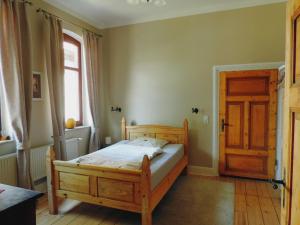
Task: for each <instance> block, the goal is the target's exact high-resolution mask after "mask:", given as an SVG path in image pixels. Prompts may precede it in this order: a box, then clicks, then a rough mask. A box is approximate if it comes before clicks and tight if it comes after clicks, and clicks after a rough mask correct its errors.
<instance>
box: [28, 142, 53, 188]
mask: <svg viewBox="0 0 300 225" xmlns="http://www.w3.org/2000/svg"><path fill="white" fill-rule="evenodd" d="M49 147H50V146H49V145H44V146H40V147H36V148H32V149H31V152H30V172H31V178H32V181H33V182H36V181H38V180H40V179H43V178H45V177H46V176H47V172H46V154H47V150H48V149H49Z"/></svg>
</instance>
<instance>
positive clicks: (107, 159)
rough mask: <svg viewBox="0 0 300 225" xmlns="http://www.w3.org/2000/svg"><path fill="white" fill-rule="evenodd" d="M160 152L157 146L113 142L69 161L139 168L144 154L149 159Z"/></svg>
mask: <svg viewBox="0 0 300 225" xmlns="http://www.w3.org/2000/svg"><path fill="white" fill-rule="evenodd" d="M160 153H162V149H161V148H158V147H144V146H134V145H129V144H115V145H112V146H110V147H107V148H104V149H102V150H98V151H96V152H93V153H91V154H88V155H85V156H82V157H79V158H77V159H74V160H71V162H74V163H79V164H90V165H99V166H106V167H113V168H124V169H140V168H141V166H142V162H143V157H144V156H145V155H147V156H148V157H149V159H152V158H154V157H155V156H156V155H158V154H160Z"/></svg>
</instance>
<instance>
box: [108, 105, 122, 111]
mask: <svg viewBox="0 0 300 225" xmlns="http://www.w3.org/2000/svg"><path fill="white" fill-rule="evenodd" d="M111 111H112V112H121V111H122V109H121V107H118V106H117V107H113V106H112V107H111Z"/></svg>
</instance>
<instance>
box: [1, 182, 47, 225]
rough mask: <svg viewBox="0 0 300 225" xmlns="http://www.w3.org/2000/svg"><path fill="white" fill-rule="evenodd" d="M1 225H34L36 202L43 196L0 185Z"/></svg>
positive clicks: (34, 192)
mask: <svg viewBox="0 0 300 225" xmlns="http://www.w3.org/2000/svg"><path fill="white" fill-rule="evenodd" d="M1 189H4V191H3V192H2V193H0V223H1V225H2V224H3V225H21V224H22V225H36V214H35V210H36V208H35V207H36V200H37V199H38V198H40V197H41V196H42V195H43V194H42V193H40V192H36V191H31V190H26V189H23V188H18V187H13V186H9V185H5V184H0V190H1Z"/></svg>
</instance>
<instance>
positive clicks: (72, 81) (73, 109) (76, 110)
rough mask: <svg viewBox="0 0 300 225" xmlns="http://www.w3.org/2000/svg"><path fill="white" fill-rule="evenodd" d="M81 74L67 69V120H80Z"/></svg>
mask: <svg viewBox="0 0 300 225" xmlns="http://www.w3.org/2000/svg"><path fill="white" fill-rule="evenodd" d="M78 87H79V74H78V72H77V71H73V70H67V69H65V119H66V120H67V119H69V118H73V119H75V120H76V121H79V120H80V100H79V99H80V97H79V96H80V93H79V91H80V90H79V88H78Z"/></svg>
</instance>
